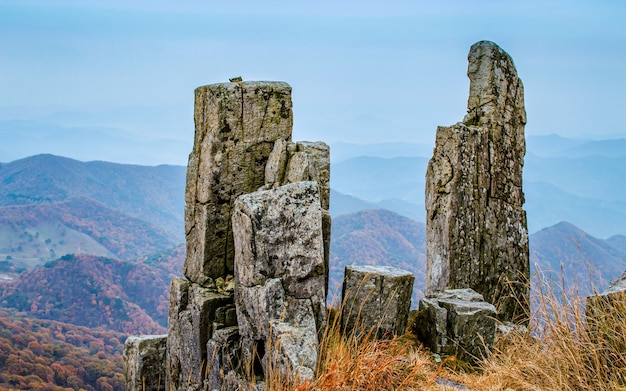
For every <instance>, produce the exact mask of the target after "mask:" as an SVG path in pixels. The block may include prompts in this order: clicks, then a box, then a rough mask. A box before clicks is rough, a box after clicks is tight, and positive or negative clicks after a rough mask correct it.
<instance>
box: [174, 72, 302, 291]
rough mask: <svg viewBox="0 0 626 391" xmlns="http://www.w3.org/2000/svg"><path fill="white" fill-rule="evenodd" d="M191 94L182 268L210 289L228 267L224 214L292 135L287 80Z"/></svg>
mask: <svg viewBox="0 0 626 391" xmlns="http://www.w3.org/2000/svg"><path fill="white" fill-rule="evenodd" d="M195 94H196V99H195V115H194V119H195V124H196V132H195V139H194V147H193V151H192V152H191V154H190V155H189V164H188V166H187V188H186V192H185V231H186V235H187V259H186V261H185V266H184V274H185V276H186V277H187V278H188V279H189V280H190V281H192V282H194V283H197V284H200V285H204V286H206V287H209V288H210V287H213V285H214V280H215V279H216V278H218V277H223V276H225V275H227V274H231V275H232V274H233V269H234V266H233V259H234V252H233V236H232V229H231V225H230V216H231V211H232V208H233V204H234V202H235V199H236V198H237V197H238V196H240V195H242V194H246V193H251V192H254V191H257V190H258V189H259V188H260V187H261V186H263V185H264V184H265V170H266V167H265V166H266V163H267V161H268V158H269V156H270V154H271V152H272V150H273V149H274V144H275V142H276V141H277V140H283V141H289V140H290V139H291V128H292V125H293V116H292V110H291V107H292V104H291V87H290V86H289V85H288V84H287V83H281V82H239V83H221V84H211V85H208V86H204V87H199V88H197V89H196V92H195Z"/></svg>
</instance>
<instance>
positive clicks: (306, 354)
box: [232, 182, 328, 379]
mask: <svg viewBox="0 0 626 391" xmlns="http://www.w3.org/2000/svg"><path fill="white" fill-rule="evenodd" d="M232 224H233V232H234V236H235V304H236V308H237V319H238V322H239V333H240V335H241V348H242V356H243V358H244V362H246V361H245V360H248V361H249V360H252V359H253V358H254V355H255V354H256V355H258V356H260V363H261V367H260V368H257V370H258V371H260V372H261V373H259V374H262V370H263V369H264V368H266V366H267V365H268V364H270V363H271V364H272V365H278V366H279V368H281V369H283V373H291V374H292V375H294V374H296V373H297V374H298V375H299V376H300V378H301V379H305V378H311V377H312V376H313V371H314V370H315V366H316V363H317V355H318V334H317V333H318V330H320V329H321V328H323V327H324V324H325V321H326V304H325V299H326V290H325V283H326V278H327V277H326V276H327V273H328V272H327V270H326V267H325V262H324V243H323V238H322V209H321V203H320V195H319V190H318V186H317V184H316V183H315V182H296V183H292V184H288V185H285V186H281V187H278V188H276V189H272V190H266V191H259V192H256V193H252V194H246V195H243V196H240V197H239V198H238V199H237V201H236V202H235V209H234V212H233V217H232Z"/></svg>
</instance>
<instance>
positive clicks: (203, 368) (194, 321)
mask: <svg viewBox="0 0 626 391" xmlns="http://www.w3.org/2000/svg"><path fill="white" fill-rule="evenodd" d="M232 306H233V295H232V294H226V293H218V292H217V291H214V290H211V289H208V288H204V287H202V286H200V285H198V284H194V283H191V282H189V281H188V280H186V279H184V278H175V279H173V280H172V284H171V288H170V308H169V318H168V332H167V370H166V377H167V384H168V386H169V387H170V388H171V389H172V390H183V389H185V390H187V389H201V388H202V383H203V379H204V378H205V377H206V372H207V360H206V359H207V351H206V346H207V342H208V341H209V339H210V338H211V336H212V335H213V331H214V328H216V327H224V325H223V324H219V325H217V324H216V322H215V319H216V313H218V312H221V313H224V314H225V313H226V312H227V311H228V309H229V308H232ZM224 316H225V315H224Z"/></svg>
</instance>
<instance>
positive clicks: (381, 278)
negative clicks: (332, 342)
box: [341, 266, 415, 338]
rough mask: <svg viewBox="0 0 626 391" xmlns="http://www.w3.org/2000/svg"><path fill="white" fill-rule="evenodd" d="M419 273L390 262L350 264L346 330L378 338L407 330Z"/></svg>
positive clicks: (344, 296) (345, 296) (345, 285)
mask: <svg viewBox="0 0 626 391" xmlns="http://www.w3.org/2000/svg"><path fill="white" fill-rule="evenodd" d="M414 281H415V277H414V276H413V275H412V274H411V273H410V272H407V271H404V270H400V269H396V268H393V267H388V266H346V269H345V277H344V283H343V291H342V315H341V323H342V329H343V330H344V332H346V331H349V332H350V333H354V334H355V335H366V334H367V333H369V332H370V330H373V332H374V334H373V335H374V336H376V337H377V338H385V337H392V336H394V335H401V334H404V331H405V329H406V325H407V319H408V316H409V309H410V307H411V292H412V291H413V282H414Z"/></svg>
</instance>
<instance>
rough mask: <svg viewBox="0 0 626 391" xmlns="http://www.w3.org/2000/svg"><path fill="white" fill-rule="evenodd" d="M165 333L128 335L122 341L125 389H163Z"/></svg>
mask: <svg viewBox="0 0 626 391" xmlns="http://www.w3.org/2000/svg"><path fill="white" fill-rule="evenodd" d="M166 340H167V335H143V336H140V337H135V336H132V337H128V338H127V339H126V342H125V343H124V364H125V369H126V390H127V391H156V390H165V349H166V346H165V345H166Z"/></svg>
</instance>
